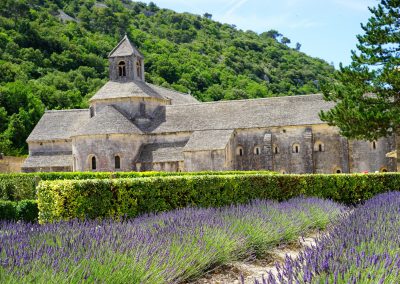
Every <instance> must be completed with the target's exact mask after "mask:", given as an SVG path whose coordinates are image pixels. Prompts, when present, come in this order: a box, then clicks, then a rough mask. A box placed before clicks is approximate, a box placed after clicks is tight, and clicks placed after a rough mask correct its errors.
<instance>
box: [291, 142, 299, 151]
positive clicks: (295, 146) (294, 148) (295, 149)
mask: <svg viewBox="0 0 400 284" xmlns="http://www.w3.org/2000/svg"><path fill="white" fill-rule="evenodd" d="M292 152H293V153H299V152H300V144H298V143H294V144H293V145H292Z"/></svg>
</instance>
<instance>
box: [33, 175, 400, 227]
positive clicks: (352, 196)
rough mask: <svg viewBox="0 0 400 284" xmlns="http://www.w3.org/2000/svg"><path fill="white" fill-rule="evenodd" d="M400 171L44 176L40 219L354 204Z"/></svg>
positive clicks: (393, 186)
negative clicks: (275, 204)
mask: <svg viewBox="0 0 400 284" xmlns="http://www.w3.org/2000/svg"><path fill="white" fill-rule="evenodd" d="M399 188H400V174H351V175H349V174H340V175H267V174H248V175H203V176H200V175H197V176H178V177H162V178H161V177H149V178H141V179H122V178H121V179H108V180H99V179H94V180H64V181H43V182H41V183H40V184H39V186H38V202H39V203H38V206H39V211H40V213H39V222H41V223H45V222H53V221H58V220H68V219H71V218H104V217H119V216H128V217H133V216H137V215H139V214H143V213H150V212H159V211H167V210H172V209H175V208H181V207H185V206H201V207H210V206H212V207H219V206H224V205H229V204H232V203H246V202H249V201H250V200H253V199H257V198H260V199H272V200H278V201H281V200H286V199H290V198H292V197H295V196H298V195H305V196H316V197H321V198H328V199H332V200H334V201H337V202H341V203H345V204H356V203H358V202H360V201H363V200H366V199H369V198H371V197H372V196H374V195H375V194H377V193H380V192H384V191H389V190H398V189H399Z"/></svg>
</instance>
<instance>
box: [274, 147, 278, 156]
mask: <svg viewBox="0 0 400 284" xmlns="http://www.w3.org/2000/svg"><path fill="white" fill-rule="evenodd" d="M274 154H275V155H277V154H279V147H278V146H274Z"/></svg>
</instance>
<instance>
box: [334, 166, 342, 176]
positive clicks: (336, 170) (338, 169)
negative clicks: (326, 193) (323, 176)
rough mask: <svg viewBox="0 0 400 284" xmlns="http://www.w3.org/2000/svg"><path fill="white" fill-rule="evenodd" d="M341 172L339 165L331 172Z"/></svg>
mask: <svg viewBox="0 0 400 284" xmlns="http://www.w3.org/2000/svg"><path fill="white" fill-rule="evenodd" d="M342 172H343V171H342V169H341V168H339V167H335V168H334V169H333V173H334V174H341V173H342Z"/></svg>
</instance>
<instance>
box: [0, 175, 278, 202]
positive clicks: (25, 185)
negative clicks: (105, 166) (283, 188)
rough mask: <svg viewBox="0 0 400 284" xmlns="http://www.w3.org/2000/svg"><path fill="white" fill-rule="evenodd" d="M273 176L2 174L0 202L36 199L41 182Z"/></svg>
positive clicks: (0, 176)
mask: <svg viewBox="0 0 400 284" xmlns="http://www.w3.org/2000/svg"><path fill="white" fill-rule="evenodd" d="M266 173H268V174H272V172H267V171H258V172H256V171H247V172H243V171H229V172H52V173H29V174H0V200H11V201H19V200H24V199H35V198H36V186H37V185H38V183H39V181H40V180H70V179H71V180H81V179H111V178H140V177H151V176H192V175H226V174H241V175H243V174H266Z"/></svg>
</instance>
